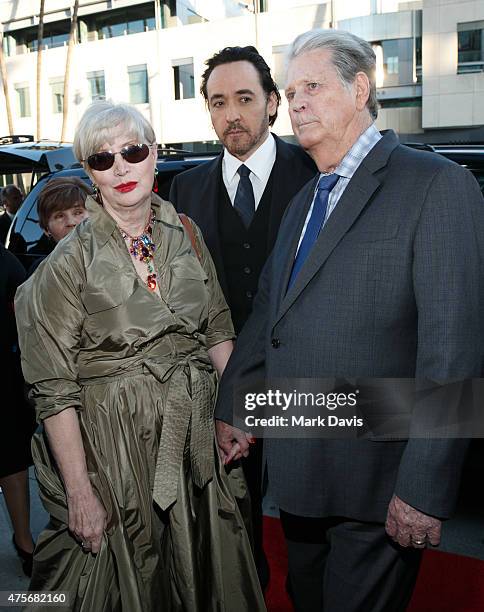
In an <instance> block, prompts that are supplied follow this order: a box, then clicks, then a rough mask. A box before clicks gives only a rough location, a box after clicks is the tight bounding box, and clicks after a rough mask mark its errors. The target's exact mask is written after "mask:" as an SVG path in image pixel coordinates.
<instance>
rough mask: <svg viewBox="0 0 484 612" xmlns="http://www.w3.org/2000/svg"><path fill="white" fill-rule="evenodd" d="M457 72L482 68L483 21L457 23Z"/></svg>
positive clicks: (483, 62)
mask: <svg viewBox="0 0 484 612" xmlns="http://www.w3.org/2000/svg"><path fill="white" fill-rule="evenodd" d="M457 41H458V66H457V72H458V73H464V72H481V71H482V70H484V21H475V22H470V23H459V24H457Z"/></svg>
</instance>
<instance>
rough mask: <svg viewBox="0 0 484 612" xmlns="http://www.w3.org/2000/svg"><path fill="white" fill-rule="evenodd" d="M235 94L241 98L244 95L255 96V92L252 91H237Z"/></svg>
mask: <svg viewBox="0 0 484 612" xmlns="http://www.w3.org/2000/svg"><path fill="white" fill-rule="evenodd" d="M235 93H236V94H238V95H239V96H240V95H243V94H250V95H251V96H253V95H254V92H253V91H252V89H237V91H236V92H235Z"/></svg>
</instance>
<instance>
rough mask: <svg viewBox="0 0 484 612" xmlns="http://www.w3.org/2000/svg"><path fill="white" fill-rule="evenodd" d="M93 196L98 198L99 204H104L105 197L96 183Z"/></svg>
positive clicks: (93, 187)
mask: <svg viewBox="0 0 484 612" xmlns="http://www.w3.org/2000/svg"><path fill="white" fill-rule="evenodd" d="M92 197H93V198H94V200H96V202H97V203H98V204H101V205H102V203H103V199H102V197H101V192H100V191H99V187H98V186H97V185H96V183H93V184H92Z"/></svg>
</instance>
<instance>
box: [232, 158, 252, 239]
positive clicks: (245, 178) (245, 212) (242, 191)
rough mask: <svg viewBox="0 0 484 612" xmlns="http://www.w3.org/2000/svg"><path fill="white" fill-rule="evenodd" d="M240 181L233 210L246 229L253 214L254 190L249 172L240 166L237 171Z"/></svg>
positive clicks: (245, 167)
mask: <svg viewBox="0 0 484 612" xmlns="http://www.w3.org/2000/svg"><path fill="white" fill-rule="evenodd" d="M237 172H238V174H239V176H240V180H239V184H238V186H237V192H236V194H235V200H234V208H235V210H236V211H237V212H238V213H239V215H240V217H241V219H242V223H243V224H244V226H245V228H246V229H247V228H248V227H249V225H250V224H251V222H252V218H253V217H254V213H255V198H254V189H253V188H252V183H251V182H250V178H249V174H250V170H249V168H247V166H244V164H242V165H241V166H239V169H238V170H237Z"/></svg>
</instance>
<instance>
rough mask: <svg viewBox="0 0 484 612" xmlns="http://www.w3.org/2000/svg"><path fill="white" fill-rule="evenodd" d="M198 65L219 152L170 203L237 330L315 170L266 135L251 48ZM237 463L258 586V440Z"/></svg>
mask: <svg viewBox="0 0 484 612" xmlns="http://www.w3.org/2000/svg"><path fill="white" fill-rule="evenodd" d="M206 64H207V69H206V70H205V72H204V74H203V76H202V86H201V92H202V94H203V96H204V98H205V101H206V103H207V106H208V109H209V112H210V117H211V120H212V124H213V127H214V129H215V132H216V133H217V136H218V137H219V139H220V141H221V142H222V143H223V145H224V150H223V152H222V153H221V154H220V155H219V156H218V157H217V158H216V159H215V160H214V161H212V162H208V163H206V164H202V165H200V166H198V167H197V168H194V169H192V170H188V171H187V172H183V173H182V174H179V175H178V176H176V177H175V179H174V181H173V184H172V187H171V192H170V201H171V202H172V203H173V204H174V205H175V207H176V209H177V210H178V211H179V212H183V213H186V214H187V215H188V216H189V217H191V218H192V219H193V220H194V221H195V222H196V223H197V224H198V226H199V227H200V229H201V230H202V233H203V237H204V239H205V242H206V243H207V246H208V248H209V250H210V252H211V255H212V258H213V260H214V263H215V266H216V269H217V274H218V278H219V281H220V284H221V286H222V289H223V292H224V294H225V297H226V299H227V302H228V304H229V306H230V309H231V312H232V319H233V322H234V326H235V331H236V332H237V333H239V332H240V330H241V329H242V327H243V325H244V323H245V321H246V320H247V318H248V316H249V314H250V312H251V310H252V303H253V299H254V296H255V294H256V291H257V285H258V281H259V275H260V272H261V270H262V267H263V265H264V263H265V261H266V259H267V256H268V254H269V253H270V252H271V250H272V247H273V246H274V242H275V240H276V237H277V232H278V230H279V225H280V222H281V219H282V216H283V214H284V211H285V209H286V206H287V204H288V202H289V201H290V200H291V198H292V197H293V196H294V195H295V194H296V193H297V192H298V191H299V190H300V189H301V187H302V186H303V185H304V184H305V183H307V182H308V181H309V180H310V179H311V178H312V177H313V176H314V175H315V173H316V171H317V169H316V166H315V165H314V163H313V161H312V160H311V158H310V157H309V156H308V155H307V154H306V153H304V151H303V150H302V149H301V148H300V147H297V146H294V145H290V144H288V143H286V142H284V141H283V140H281V139H280V138H278V137H277V136H275V135H273V134H271V132H270V130H269V128H270V127H271V126H272V125H273V124H274V122H275V120H276V117H277V108H278V106H279V104H280V94H279V91H278V89H277V85H276V84H275V82H274V80H273V79H272V76H271V73H270V69H269V67H268V65H267V64H266V62H265V60H264V58H263V57H262V56H261V55H259V53H258V52H257V50H256V49H255V48H254V47H250V46H249V47H227V48H225V49H223V50H222V51H220V52H219V53H216V54H215V55H214V56H213V57H211V58H210V59H209V60H207V62H206ZM243 463H244V473H245V475H246V479H247V482H248V486H249V490H250V494H251V499H252V507H253V523H254V540H255V552H256V561H257V565H258V570H259V577H260V579H261V583H262V585H263V586H265V585H266V584H267V580H268V572H267V564H266V561H265V557H264V555H263V550H262V507H261V506H262V501H261V472H262V441H257V442H256V444H255V445H254V447H253V448H252V452H251V456H250V459H247V460H244V462H243Z"/></svg>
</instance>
